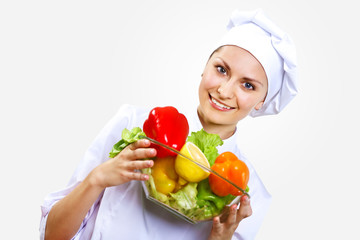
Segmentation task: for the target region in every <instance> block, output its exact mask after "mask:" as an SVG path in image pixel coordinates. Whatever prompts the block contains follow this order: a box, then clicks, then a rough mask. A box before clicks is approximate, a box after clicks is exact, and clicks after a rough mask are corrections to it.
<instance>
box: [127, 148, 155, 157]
mask: <svg viewBox="0 0 360 240" xmlns="http://www.w3.org/2000/svg"><path fill="white" fill-rule="evenodd" d="M155 156H156V150H155V149H154V148H138V149H136V150H133V151H131V152H130V153H129V158H130V159H145V158H153V157H155Z"/></svg>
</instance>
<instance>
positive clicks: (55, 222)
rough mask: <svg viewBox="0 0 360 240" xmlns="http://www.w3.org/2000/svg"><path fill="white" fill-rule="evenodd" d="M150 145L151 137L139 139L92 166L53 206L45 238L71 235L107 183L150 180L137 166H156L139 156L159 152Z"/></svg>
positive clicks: (60, 237) (147, 155)
mask: <svg viewBox="0 0 360 240" xmlns="http://www.w3.org/2000/svg"><path fill="white" fill-rule="evenodd" d="M149 146H150V142H149V141H148V140H140V141H137V142H135V143H133V144H131V145H129V146H128V147H126V148H125V149H124V150H123V151H122V152H121V153H119V154H118V155H117V156H116V157H115V158H112V159H109V160H108V161H106V162H104V163H102V164H101V165H99V166H98V167H96V168H95V169H94V170H92V171H91V172H90V173H89V175H88V176H87V177H86V178H85V179H84V181H82V182H81V183H80V184H79V185H78V186H77V187H76V188H75V189H74V190H73V191H72V192H70V193H69V194H68V195H67V196H66V197H64V198H63V199H61V200H60V201H59V202H57V203H56V204H55V205H54V206H53V207H52V209H51V210H50V212H49V215H48V218H47V223H46V229H45V239H46V240H49V239H50V240H51V239H71V238H72V237H73V236H74V235H75V234H76V232H77V231H78V229H79V227H80V225H81V223H82V221H83V219H84V218H85V216H86V214H87V212H88V211H89V209H90V208H91V206H92V205H93V204H94V203H95V201H96V199H97V198H98V197H99V195H100V194H101V193H102V192H103V191H104V189H105V188H106V187H110V186H117V185H121V184H123V183H126V182H129V181H131V180H147V179H148V178H149V176H147V175H145V174H141V173H140V172H136V171H135V170H137V169H143V168H148V167H152V165H153V161H152V160H146V161H144V160H139V159H146V158H152V157H155V156H156V150H155V149H152V148H148V147H149Z"/></svg>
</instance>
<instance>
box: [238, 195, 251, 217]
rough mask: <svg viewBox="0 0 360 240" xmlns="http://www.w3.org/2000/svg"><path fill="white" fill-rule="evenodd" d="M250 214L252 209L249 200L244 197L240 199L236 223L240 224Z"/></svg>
mask: <svg viewBox="0 0 360 240" xmlns="http://www.w3.org/2000/svg"><path fill="white" fill-rule="evenodd" d="M251 214H252V209H251V205H250V199H249V197H248V196H246V195H244V196H242V197H241V199H240V207H239V210H238V212H237V217H236V218H237V221H238V222H240V221H241V220H243V219H244V218H247V217H249V216H251Z"/></svg>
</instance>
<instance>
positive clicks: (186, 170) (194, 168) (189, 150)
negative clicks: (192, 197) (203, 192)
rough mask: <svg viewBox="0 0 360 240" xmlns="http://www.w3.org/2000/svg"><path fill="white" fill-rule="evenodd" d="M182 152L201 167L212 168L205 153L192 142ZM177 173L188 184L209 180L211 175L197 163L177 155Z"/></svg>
mask: <svg viewBox="0 0 360 240" xmlns="http://www.w3.org/2000/svg"><path fill="white" fill-rule="evenodd" d="M180 152H181V153H182V154H184V155H185V156H187V157H190V158H191V159H193V160H195V161H196V162H198V163H200V164H201V165H203V166H205V167H208V168H210V164H209V162H208V160H207V159H206V157H205V155H204V153H203V152H202V151H201V150H200V149H199V148H198V147H197V146H196V145H195V144H193V143H192V142H186V143H185V144H184V146H183V147H182V148H181V150H180ZM175 171H176V173H177V174H178V175H179V176H180V177H181V178H183V179H184V180H186V181H188V182H200V181H201V180H204V179H205V178H207V177H208V176H209V174H210V173H209V172H207V171H206V170H203V169H202V168H201V167H199V166H198V165H196V164H195V163H193V162H191V161H190V160H188V159H186V158H184V157H182V156H180V155H177V157H176V159H175Z"/></svg>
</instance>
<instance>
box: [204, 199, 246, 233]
mask: <svg viewBox="0 0 360 240" xmlns="http://www.w3.org/2000/svg"><path fill="white" fill-rule="evenodd" d="M229 211H230V212H229V215H228V217H227V218H226V219H225V220H224V221H223V222H220V217H219V216H218V217H214V220H213V226H212V229H211V233H210V236H209V240H218V239H219V240H227V239H231V238H232V236H233V234H234V232H235V230H236V228H237V227H238V225H239V223H240V222H241V220H243V219H244V218H247V217H249V216H251V214H252V210H251V206H250V199H249V198H248V197H247V196H246V195H244V196H242V197H241V199H240V207H239V209H237V205H236V204H234V205H232V206H231V207H230V210H229Z"/></svg>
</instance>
